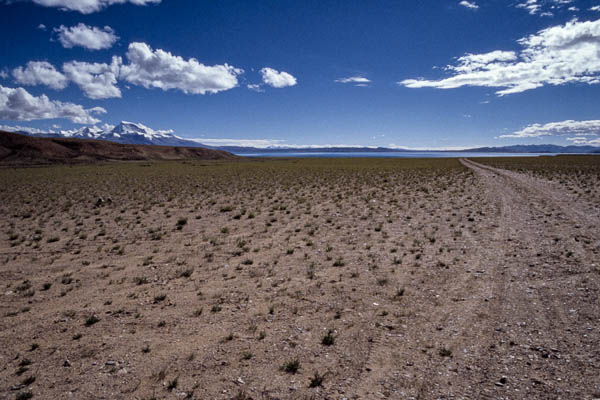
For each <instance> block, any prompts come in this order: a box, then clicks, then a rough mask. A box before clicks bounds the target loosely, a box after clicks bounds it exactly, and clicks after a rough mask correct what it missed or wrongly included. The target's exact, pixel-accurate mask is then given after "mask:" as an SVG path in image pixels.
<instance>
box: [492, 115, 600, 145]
mask: <svg viewBox="0 0 600 400" xmlns="http://www.w3.org/2000/svg"><path fill="white" fill-rule="evenodd" d="M546 136H571V137H570V138H567V139H566V140H569V141H571V142H577V144H588V143H590V142H594V141H596V142H597V141H598V140H597V139H596V140H590V139H588V138H587V137H597V136H600V120H587V121H574V120H566V121H559V122H549V123H546V124H531V125H527V126H526V127H525V128H523V129H521V130H518V131H516V132H513V133H509V134H505V135H501V136H499V138H502V139H505V138H518V139H523V138H539V137H546Z"/></svg>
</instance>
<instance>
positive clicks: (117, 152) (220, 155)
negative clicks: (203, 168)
mask: <svg viewBox="0 0 600 400" xmlns="http://www.w3.org/2000/svg"><path fill="white" fill-rule="evenodd" d="M235 158H237V156H234V155H233V154H231V153H228V152H226V151H221V150H211V149H205V148H201V147H171V146H148V145H134V144H119V143H113V142H107V141H103V140H89V139H64V138H37V137H31V136H26V135H21V134H17V133H11V132H4V131H0V164H4V165H7V164H8V165H28V164H55V163H56V164H72V163H86V162H96V161H132V160H187V159H196V160H227V159H235Z"/></svg>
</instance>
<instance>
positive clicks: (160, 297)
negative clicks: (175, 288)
mask: <svg viewBox="0 0 600 400" xmlns="http://www.w3.org/2000/svg"><path fill="white" fill-rule="evenodd" d="M166 298H167V295H166V294H164V293H161V294H157V295H156V296H154V304H158V303H160V302H161V301H164V300H165V299H166Z"/></svg>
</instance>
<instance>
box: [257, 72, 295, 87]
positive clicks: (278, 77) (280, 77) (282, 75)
mask: <svg viewBox="0 0 600 400" xmlns="http://www.w3.org/2000/svg"><path fill="white" fill-rule="evenodd" d="M260 74H261V75H262V80H263V82H264V83H265V84H267V85H269V86H272V87H274V88H284V87H287V86H294V85H295V84H296V83H297V81H296V78H295V77H293V76H292V75H291V74H289V73H287V72H285V71H281V72H279V71H277V70H276V69H273V68H269V67H264V68H262V69H261V70H260Z"/></svg>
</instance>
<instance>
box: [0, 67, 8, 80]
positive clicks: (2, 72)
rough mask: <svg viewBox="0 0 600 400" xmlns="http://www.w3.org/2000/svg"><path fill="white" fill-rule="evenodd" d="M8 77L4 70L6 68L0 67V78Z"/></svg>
mask: <svg viewBox="0 0 600 400" xmlns="http://www.w3.org/2000/svg"><path fill="white" fill-rule="evenodd" d="M6 78H8V72H6V70H4V69H2V70H0V79H6Z"/></svg>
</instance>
